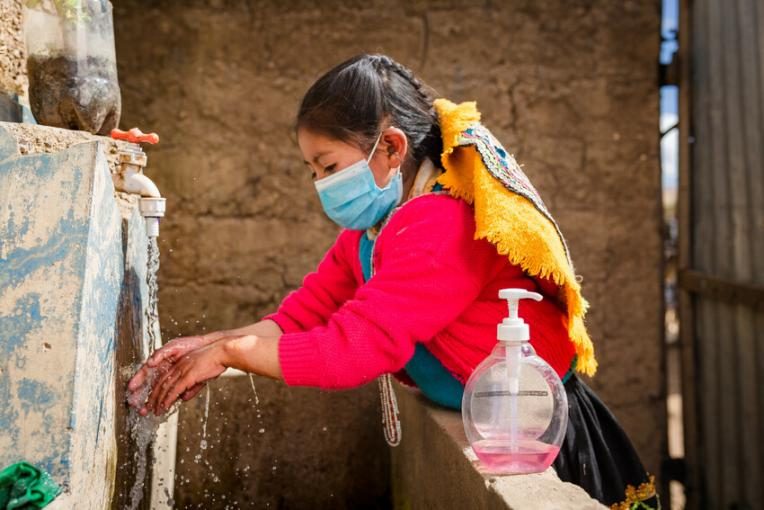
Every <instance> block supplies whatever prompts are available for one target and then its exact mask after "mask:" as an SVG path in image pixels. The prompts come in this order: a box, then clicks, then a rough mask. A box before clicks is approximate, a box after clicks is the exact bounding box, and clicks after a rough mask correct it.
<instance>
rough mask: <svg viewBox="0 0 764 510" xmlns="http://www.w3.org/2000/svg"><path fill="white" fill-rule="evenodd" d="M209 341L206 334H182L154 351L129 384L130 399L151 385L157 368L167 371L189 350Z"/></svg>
mask: <svg viewBox="0 0 764 510" xmlns="http://www.w3.org/2000/svg"><path fill="white" fill-rule="evenodd" d="M209 343H210V340H209V339H208V338H207V337H205V336H182V337H178V338H175V339H174V340H170V341H169V342H167V343H166V344H165V345H163V346H162V347H161V348H159V349H157V350H156V351H154V353H153V354H152V355H151V356H150V357H149V359H147V360H146V362H145V363H144V364H143V365H142V366H141V368H140V369H138V371H137V372H136V373H135V375H133V377H132V379H130V382H129V383H128V384H127V390H128V391H129V392H130V393H131V397H130V398H129V399H128V400H132V399H133V395H134V394H136V393H139V392H140V391H141V390H142V388H143V387H144V386H145V385H147V384H148V385H149V387H150V386H151V380H152V379H153V374H154V373H155V371H156V370H159V371H161V372H164V371H166V370H167V368H169V366H170V365H172V364H174V363H176V362H177V361H178V360H179V359H180V358H182V357H183V356H185V355H186V354H188V353H189V352H191V351H194V350H196V349H199V348H201V347H204V346H206V345H208V344H209ZM163 368H164V370H163Z"/></svg>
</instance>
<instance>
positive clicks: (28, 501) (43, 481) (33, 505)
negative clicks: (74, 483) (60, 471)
mask: <svg viewBox="0 0 764 510" xmlns="http://www.w3.org/2000/svg"><path fill="white" fill-rule="evenodd" d="M60 491H61V489H60V488H59V486H58V485H56V482H54V481H53V479H51V477H50V476H49V475H48V473H46V472H45V471H43V470H41V469H38V468H36V467H34V466H33V465H31V464H28V463H26V462H17V463H16V464H11V465H10V466H8V467H7V468H5V469H3V470H2V471H0V510H32V509H37V508H44V507H46V506H48V503H50V502H51V501H53V500H54V499H55V498H56V496H58V493H59V492H60Z"/></svg>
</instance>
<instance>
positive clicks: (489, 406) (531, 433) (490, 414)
mask: <svg viewBox="0 0 764 510" xmlns="http://www.w3.org/2000/svg"><path fill="white" fill-rule="evenodd" d="M499 297H500V298H502V299H506V300H507V301H508V303H509V317H507V318H506V319H504V320H503V321H502V322H501V324H499V325H498V334H497V336H498V339H499V342H498V344H497V345H496V347H494V349H493V352H491V354H490V355H489V356H488V357H487V358H486V359H485V360H484V361H483V362H482V363H481V364H480V365H478V366H477V368H476V369H475V371H474V372H473V373H472V376H470V378H469V380H468V381H467V384H466V386H465V388H464V396H463V398H462V419H463V420H464V430H465V432H466V434H467V439H468V440H469V442H470V445H471V446H472V449H473V450H474V452H475V454H476V455H477V457H478V459H479V460H480V462H481V464H482V467H483V471H485V472H487V473H492V474H519V473H538V472H541V471H544V470H546V469H547V468H548V467H549V466H550V465H551V464H552V462H554V459H555V458H556V457H557V454H558V453H559V451H560V446H561V445H562V441H563V439H564V437H565V431H566V430H567V425H568V398H567V396H566V394H565V388H564V387H563V385H562V381H560V378H559V377H558V376H557V373H556V372H555V371H554V369H552V367H551V366H549V364H547V362H546V361H544V360H543V359H541V358H540V357H538V356H537V355H536V352H535V351H534V350H533V347H532V346H531V344H530V342H529V340H530V329H529V328H528V324H526V323H525V321H523V319H522V318H520V317H518V315H517V312H518V307H519V302H520V300H521V299H526V298H528V299H533V300H536V301H541V299H542V298H541V295H540V294H537V293H535V292H529V291H527V290H524V289H503V290H501V291H499Z"/></svg>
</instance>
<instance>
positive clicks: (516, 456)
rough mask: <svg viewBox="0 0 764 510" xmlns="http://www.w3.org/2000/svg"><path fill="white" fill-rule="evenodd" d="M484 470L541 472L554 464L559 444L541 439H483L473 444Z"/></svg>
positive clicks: (493, 472) (498, 472)
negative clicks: (511, 440)
mask: <svg viewBox="0 0 764 510" xmlns="http://www.w3.org/2000/svg"><path fill="white" fill-rule="evenodd" d="M472 449H473V450H474V452H475V455H477V457H478V459H480V463H481V466H482V471H484V472H486V473H490V474H497V475H499V474H501V475H508V474H525V473H540V472H542V471H545V470H546V469H547V468H548V467H549V466H551V465H552V462H554V459H555V458H557V453H559V451H560V447H559V446H555V445H550V444H546V443H542V442H541V441H533V440H521V441H514V442H510V441H508V440H506V439H504V440H501V439H499V440H496V439H483V440H481V441H478V442H476V443H474V444H473V445H472Z"/></svg>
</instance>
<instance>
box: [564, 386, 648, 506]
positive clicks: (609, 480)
mask: <svg viewBox="0 0 764 510" xmlns="http://www.w3.org/2000/svg"><path fill="white" fill-rule="evenodd" d="M565 392H566V393H567V395H568V410H569V412H568V430H567V432H566V434H565V440H564V441H563V443H562V448H561V449H560V454H559V455H558V456H557V459H556V460H555V461H554V468H555V470H556V471H557V475H558V476H559V477H560V479H561V480H563V481H565V482H571V483H574V484H576V485H578V486H580V487H582V488H583V489H584V490H586V492H588V493H589V495H590V496H591V497H593V498H595V499H597V500H598V501H600V502H601V503H603V504H605V505H609V506H615V508H619V509H620V508H642V509H644V508H659V507H660V503H659V500H658V496H657V494H656V492H655V485H654V481H653V479H652V477H650V476H648V474H647V473H646V472H645V468H644V467H643V466H642V461H640V460H639V455H637V452H636V451H635V450H634V447H633V446H632V444H631V441H629V438H628V437H627V436H626V433H625V432H624V431H623V429H622V428H621V426H620V425H619V424H618V421H617V420H616V419H615V416H613V414H612V413H611V412H610V411H609V410H608V408H607V407H606V406H605V404H604V403H603V402H602V401H601V400H600V399H599V398H598V397H597V395H595V393H594V392H593V391H592V390H591V389H590V388H589V387H588V386H587V385H586V384H584V383H583V381H581V380H580V379H579V378H578V377H576V375H575V374H573V375H572V376H571V377H570V378H569V379H568V381H567V382H566V383H565ZM640 502H641V503H640Z"/></svg>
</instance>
